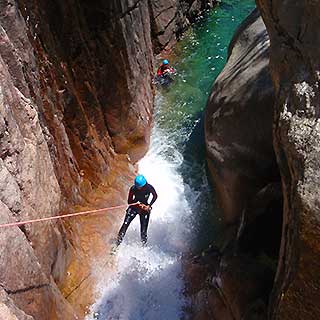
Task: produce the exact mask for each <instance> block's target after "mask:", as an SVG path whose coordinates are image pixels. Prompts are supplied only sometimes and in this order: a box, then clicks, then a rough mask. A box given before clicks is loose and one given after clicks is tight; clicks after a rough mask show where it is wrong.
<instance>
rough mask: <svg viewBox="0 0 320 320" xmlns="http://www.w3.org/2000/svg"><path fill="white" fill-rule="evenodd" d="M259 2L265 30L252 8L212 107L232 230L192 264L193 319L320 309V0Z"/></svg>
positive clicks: (209, 125)
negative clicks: (218, 245)
mask: <svg viewBox="0 0 320 320" xmlns="http://www.w3.org/2000/svg"><path fill="white" fill-rule="evenodd" d="M257 3H258V6H259V10H260V12H261V15H262V17H263V20H264V22H265V24H266V27H267V31H268V35H267V34H266V30H265V27H264V25H263V23H262V22H261V18H259V19H257V18H254V15H255V14H252V15H251V16H250V17H249V18H248V19H247V20H246V21H245V22H244V23H243V24H242V26H240V28H239V29H238V32H237V34H236V36H235V38H234V39H233V40H232V42H231V47H230V52H229V54H230V56H229V59H228V63H227V65H226V67H225V68H224V70H223V71H222V73H221V74H220V76H219V77H218V78H217V80H216V82H215V84H214V87H213V90H212V94H211V96H210V98H209V100H208V105H207V110H206V123H205V132H206V144H207V154H208V166H209V170H210V172H211V175H212V178H213V182H214V184H215V187H216V190H217V195H218V197H219V201H220V204H221V207H222V211H223V213H224V216H225V221H226V222H227V223H228V225H229V226H233V229H232V232H231V237H230V236H229V239H228V240H229V241H228V242H227V245H226V246H225V247H224V248H223V250H222V252H221V251H220V250H218V249H217V248H214V247H213V248H211V249H209V250H207V251H206V252H204V253H203V255H202V256H201V257H197V258H195V259H194V261H193V264H192V265H191V266H190V268H189V270H188V271H187V272H189V275H190V277H191V279H194V283H195V286H194V287H193V288H191V289H190V290H191V294H192V296H193V301H194V306H195V319H207V318H210V317H213V318H217V319H248V320H249V319H281V320H284V319H318V318H319V315H320V309H319V305H320V304H319V302H320V296H319V289H320V283H319V277H318V276H317V274H318V273H319V270H320V265H319V259H318V257H319V248H320V245H319V244H320V229H319V212H320V211H319V209H320V208H319V201H318V195H319V182H320V181H319V180H320V178H319V177H320V176H319V173H318V167H319V159H320V157H319V141H320V139H319V138H320V130H319V115H320V112H319V109H320V106H319V101H320V100H319V42H320V37H319V35H318V33H317V32H315V30H318V29H317V28H318V27H319V19H318V17H319V13H320V12H319V10H320V9H319V8H320V3H319V1H300V2H298V1H287V2H283V1H272V2H271V1H268V0H258V1H257ZM256 17H257V13H256ZM268 39H270V43H269V40H268ZM269 47H270V48H269ZM237 48H238V49H237ZM239 48H244V49H242V51H243V52H244V53H245V54H242V51H241V50H239ZM237 51H238V52H237ZM269 59H270V64H269ZM270 76H271V77H270ZM270 79H272V81H273V86H272V85H271V82H270ZM278 170H279V171H280V176H279V173H278ZM280 183H281V184H280ZM282 199H283V205H282ZM230 238H231V240H230ZM279 249H280V250H279ZM263 270H264V271H263ZM199 273H200V274H201V277H196V276H195V274H199ZM259 273H260V276H258V275H259ZM261 275H263V276H261ZM259 279H260V280H259ZM261 279H264V281H261ZM239 282H240V283H239ZM244 287H245V288H244ZM242 290H245V292H243V291H242Z"/></svg>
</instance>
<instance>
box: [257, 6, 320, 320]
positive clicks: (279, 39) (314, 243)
mask: <svg viewBox="0 0 320 320" xmlns="http://www.w3.org/2000/svg"><path fill="white" fill-rule="evenodd" d="M257 2H258V4H259V7H260V10H261V13H262V16H263V18H264V21H265V23H266V26H267V29H268V33H269V36H270V40H271V57H270V64H271V70H272V79H273V82H274V86H275V90H276V104H275V110H276V111H275V125H274V145H275V150H276V154H277V159H278V162H279V165H280V170H281V175H282V183H283V193H284V224H283V234H282V245H281V253H280V259H279V266H278V271H277V277H276V283H275V287H274V291H273V297H272V301H271V304H270V318H271V319H281V320H286V319H291V320H293V319H310V320H313V319H314V320H315V319H319V318H320V294H319V292H320V277H319V272H320V259H319V255H320V202H319V185H320V173H319V167H320V152H319V150H320V146H319V143H320V122H319V117H320V91H319V88H320V83H319V82H320V59H319V56H320V36H319V32H318V30H319V27H320V20H319V16H320V1H318V0H316V1H314V0H313V1H311V0H310V1H309V0H305V1H280V0H275V1H269V0H258V1H257Z"/></svg>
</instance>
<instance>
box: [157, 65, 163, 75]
mask: <svg viewBox="0 0 320 320" xmlns="http://www.w3.org/2000/svg"><path fill="white" fill-rule="evenodd" d="M157 75H158V76H161V75H162V69H161V67H159V68H158V71H157Z"/></svg>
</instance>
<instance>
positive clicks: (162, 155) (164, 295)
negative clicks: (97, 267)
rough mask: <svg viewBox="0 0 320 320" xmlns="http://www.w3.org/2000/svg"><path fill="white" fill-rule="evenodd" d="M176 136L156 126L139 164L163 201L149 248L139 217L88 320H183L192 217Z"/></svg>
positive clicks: (153, 219) (156, 210)
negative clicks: (186, 254)
mask: <svg viewBox="0 0 320 320" xmlns="http://www.w3.org/2000/svg"><path fill="white" fill-rule="evenodd" d="M170 139H171V137H170V134H168V133H167V131H166V130H162V129H161V128H159V127H157V126H155V127H154V129H153V134H152V139H151V147H150V150H149V152H148V153H147V155H146V156H145V157H144V158H143V159H142V160H141V161H140V163H139V171H140V172H141V173H143V174H144V175H145V177H146V178H147V180H148V182H149V183H151V184H152V185H153V186H154V187H155V189H156V191H157V193H158V195H159V197H158V199H157V201H156V203H155V204H154V206H153V210H152V212H151V217H150V222H149V229H148V235H149V238H148V246H147V247H142V246H141V245H140V223H139V219H138V217H136V218H135V219H134V221H133V222H132V224H131V225H130V227H129V229H128V231H127V234H126V236H125V239H124V241H123V243H122V244H121V246H120V247H119V250H118V252H117V254H116V256H115V260H116V261H115V265H116V271H115V273H114V275H113V277H112V278H111V279H109V280H108V283H107V284H106V283H101V284H100V286H99V291H100V294H101V299H100V300H99V301H97V302H96V304H95V305H94V306H93V310H94V312H93V314H92V315H90V316H88V317H87V319H104V320H105V319H108V320H111V319H112V320H113V319H119V320H120V319H121V320H144V319H146V320H147V319H152V320H163V319H170V320H174V319H181V318H183V317H184V316H183V309H184V307H185V306H186V305H187V303H188V302H187V299H186V298H185V297H184V296H183V290H184V282H183V279H182V274H181V272H182V265H181V257H182V254H183V253H184V252H186V251H187V250H188V248H189V247H190V242H191V241H192V227H191V226H190V225H189V223H190V220H189V219H188V217H190V215H191V214H192V211H191V208H190V205H189V203H188V201H187V199H186V196H185V195H186V190H185V186H184V182H183V179H182V176H181V175H180V174H179V173H178V168H179V167H180V166H181V165H182V163H183V156H182V155H181V153H180V152H179V151H178V149H177V148H175V146H174V144H173V143H172V141H173V140H171V142H170Z"/></svg>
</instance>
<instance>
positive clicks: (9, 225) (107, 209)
mask: <svg viewBox="0 0 320 320" xmlns="http://www.w3.org/2000/svg"><path fill="white" fill-rule="evenodd" d="M135 204H138V202H135V203H130V206H132V205H135ZM127 206H128V205H127V204H123V205H120V206H114V207H108V208H102V209H95V210H89V211H82V212H76V213H69V214H63V215H60V216H53V217H46V218H39V219H33V220H26V221H20V222H11V223H5V224H0V228H6V227H14V226H22V225H25V224H31V223H35V222H42V221H50V220H56V219H64V218H69V217H75V216H82V215H85V214H89V213H90V214H92V213H103V212H104V211H109V210H114V209H120V208H124V207H127Z"/></svg>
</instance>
